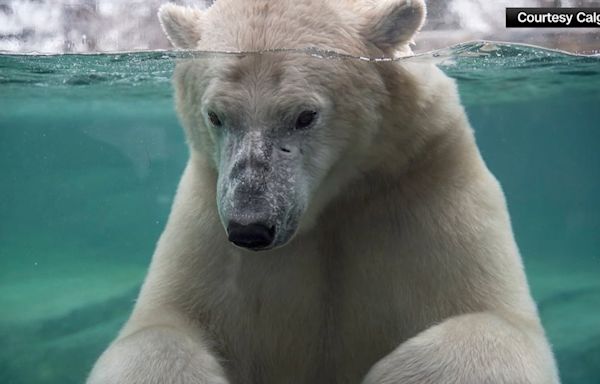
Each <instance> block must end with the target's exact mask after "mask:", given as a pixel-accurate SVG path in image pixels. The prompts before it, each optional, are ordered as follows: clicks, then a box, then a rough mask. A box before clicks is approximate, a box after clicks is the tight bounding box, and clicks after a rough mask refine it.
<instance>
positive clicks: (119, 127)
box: [0, 42, 600, 384]
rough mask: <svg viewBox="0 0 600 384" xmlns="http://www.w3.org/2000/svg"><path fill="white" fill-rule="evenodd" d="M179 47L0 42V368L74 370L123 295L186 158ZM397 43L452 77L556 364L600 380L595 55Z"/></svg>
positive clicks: (569, 376) (54, 378) (64, 374)
mask: <svg viewBox="0 0 600 384" xmlns="http://www.w3.org/2000/svg"><path fill="white" fill-rule="evenodd" d="M307 54H312V55H313V56H315V60H341V59H348V58H341V57H335V55H333V54H318V53H314V52H313V53H310V52H308V53H307ZM182 55H183V54H180V53H174V52H142V53H123V54H96V55H55V56H36V55H10V54H2V55H0V383H7V384H8V383H11V384H25V383H26V384H30V383H61V384H70V383H81V382H83V381H84V380H85V377H86V375H87V373H88V372H89V370H90V368H91V366H92V364H93V363H94V361H95V359H96V358H97V357H98V356H99V354H100V353H101V352H102V350H103V349H104V348H105V347H106V346H107V344H108V343H109V342H110V341H111V340H112V339H113V338H114V337H115V335H116V333H117V331H118V330H119V328H120V326H121V325H122V324H123V322H124V321H125V319H126V318H127V316H128V314H129V312H130V310H131V309H132V306H133V301H134V299H135V296H136V294H137V291H138V289H139V286H140V284H141V282H142V280H143V278H144V275H145V272H146V268H147V266H148V263H149V261H150V257H151V255H152V252H153V249H154V245H155V243H156V240H157V239H158V236H159V235H160V232H161V230H162V228H163V226H164V224H165V220H166V217H167V215H168V213H169V209H170V204H171V200H172V198H173V195H174V192H175V189H176V186H177V182H178V180H179V177H180V174H181V172H182V170H183V167H184V164H185V161H186V159H187V147H186V145H185V141H184V137H183V132H182V129H181V128H180V126H179V123H178V121H177V118H176V116H175V112H174V108H173V101H172V88H171V84H170V77H171V74H172V71H173V67H174V63H175V59H177V58H179V57H182ZM317 56H320V57H321V58H319V57H317ZM407 60H424V61H428V60H434V61H436V62H437V63H438V64H439V65H440V67H441V68H442V69H444V71H445V72H446V73H447V74H448V75H449V76H451V77H453V78H455V79H457V81H458V85H459V89H460V93H461V97H462V100H463V102H464V104H465V107H466V109H467V113H468V115H469V118H470V121H471V123H472V125H473V127H474V129H475V132H476V137H477V141H478V144H479V147H480V149H481V151H482V153H483V156H484V158H485V160H486V161H487V164H488V166H489V167H490V169H491V170H492V171H493V172H494V174H495V175H496V176H497V178H498V179H499V180H500V182H501V183H502V185H503V188H504V191H505V193H506V195H507V199H508V204H509V209H510V212H511V215H512V220H513V226H514V230H515V234H516V237H517V241H518V243H519V246H520V249H521V253H522V256H523V259H524V261H525V266H526V270H527V275H528V278H529V282H530V285H531V289H532V292H533V295H534V297H535V299H536V301H537V303H538V306H539V310H540V314H541V317H542V321H543V323H544V325H545V328H546V331H547V333H548V336H549V338H550V341H551V343H552V345H553V348H554V351H555V353H556V357H557V359H558V363H559V369H560V372H561V377H562V381H563V383H565V384H576V383H583V384H594V383H600V150H599V148H600V145H599V143H600V57H598V56H597V57H590V56H574V55H568V54H564V53H560V52H555V51H548V50H543V49H539V48H535V47H529V46H521V45H509V44H498V43H489V42H474V43H465V44H462V45H458V46H455V47H451V48H448V49H444V50H440V51H436V52H432V53H428V54H424V55H420V56H417V57H413V58H409V59H407Z"/></svg>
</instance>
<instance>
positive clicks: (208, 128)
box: [159, 0, 425, 250]
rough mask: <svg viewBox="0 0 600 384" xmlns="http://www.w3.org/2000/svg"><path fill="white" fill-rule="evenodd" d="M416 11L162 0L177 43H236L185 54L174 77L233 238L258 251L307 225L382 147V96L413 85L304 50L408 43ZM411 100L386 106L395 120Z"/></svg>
mask: <svg viewBox="0 0 600 384" xmlns="http://www.w3.org/2000/svg"><path fill="white" fill-rule="evenodd" d="M424 14H425V6H424V3H423V1H422V0H331V1H322V0H217V1H216V2H215V3H214V4H213V5H212V6H211V7H210V8H208V9H207V10H198V9H192V8H185V7H181V6H177V5H173V4H167V5H164V6H162V7H161V8H160V11H159V19H160V21H161V24H162V26H163V29H164V31H165V33H166V34H167V36H168V38H169V39H170V40H171V42H172V43H173V44H174V45H175V46H176V47H178V48H183V49H194V50H202V51H219V52H220V51H234V52H242V53H239V54H218V53H212V54H204V55H198V56H196V58H194V59H187V60H183V61H181V62H179V63H178V64H177V68H176V71H175V76H174V86H175V89H176V101H177V108H178V113H179V116H180V118H181V121H182V124H183V125H184V128H185V130H186V134H187V137H188V142H189V144H190V148H191V156H192V157H197V158H202V159H204V162H205V163H207V164H209V167H210V168H211V169H212V171H214V172H215V175H216V180H217V182H216V186H215V193H216V196H217V207H218V212H219V215H220V218H221V221H222V224H223V226H224V227H225V230H226V231H227V234H228V238H229V240H230V241H231V242H233V243H234V244H236V245H238V246H241V247H244V248H248V249H252V250H264V249H269V248H273V247H277V246H282V245H284V244H286V243H287V242H288V241H290V239H291V238H292V237H293V236H294V234H295V233H296V232H302V231H305V230H309V229H310V228H311V227H312V226H313V225H314V223H316V222H317V221H318V216H319V214H320V212H321V211H322V210H323V208H324V207H325V206H326V205H327V203H329V202H330V201H331V200H332V198H333V197H334V196H337V195H339V194H340V193H345V192H344V191H343V189H344V188H345V186H347V185H348V183H349V181H350V180H352V179H353V178H356V177H357V176H358V175H361V174H362V173H364V172H368V169H369V167H371V166H373V164H375V163H376V162H377V160H376V159H377V158H378V157H379V156H380V155H382V153H381V152H385V151H386V150H385V149H382V148H383V147H385V145H384V146H381V147H380V149H375V150H374V149H373V146H372V143H373V142H374V141H375V140H377V139H380V136H381V131H382V129H383V128H382V127H383V126H384V125H385V124H386V122H385V120H386V116H387V115H390V114H392V111H391V110H390V105H391V104H392V103H396V102H398V99H399V98H400V99H403V97H402V96H398V95H395V94H394V93H396V89H400V88H405V91H404V92H405V93H406V94H410V87H411V84H410V81H409V80H408V79H403V78H402V76H397V74H398V73H397V72H398V71H399V70H398V69H397V66H393V67H392V65H390V64H388V65H387V66H386V65H385V64H373V63H367V62H364V61H361V60H358V59H341V58H320V59H319V58H315V57H314V51H307V49H318V50H328V51H335V52H337V53H342V54H347V55H354V56H383V55H386V56H390V55H394V54H397V53H398V52H400V53H402V52H409V49H408V44H409V42H410V41H411V40H412V37H413V35H414V34H415V33H416V31H417V30H418V29H419V28H420V26H421V24H422V23H423V19H424ZM310 52H313V54H311V53H310ZM392 72H393V74H392ZM404 98H405V99H407V100H405V101H403V100H401V101H402V102H403V103H404V104H406V103H410V102H411V101H410V100H409V99H410V98H406V97H404ZM414 108H416V107H407V106H404V107H399V108H396V107H394V111H393V114H394V119H395V120H397V121H402V120H403V119H405V120H408V119H410V116H409V115H410V114H409V113H408V112H407V111H409V110H411V109H414Z"/></svg>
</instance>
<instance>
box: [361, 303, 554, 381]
mask: <svg viewBox="0 0 600 384" xmlns="http://www.w3.org/2000/svg"><path fill="white" fill-rule="evenodd" d="M558 382H559V379H558V373H557V370H556V367H555V363H554V358H553V357H552V353H551V352H550V348H549V346H548V345H547V343H546V341H545V338H544V335H543V331H542V329H541V327H540V326H539V325H538V324H535V322H533V321H532V323H525V322H522V321H521V322H520V321H516V320H515V321H512V322H510V321H507V320H505V319H503V318H502V317H500V316H498V315H495V314H492V313H477V314H468V315H461V316H456V317H452V318H450V319H447V320H445V321H444V322H442V323H440V324H438V325H435V326H433V327H431V328H429V329H427V330H425V331H423V332H421V333H419V334H418V335H416V336H414V337H413V338H411V339H409V340H407V341H406V342H404V343H402V344H401V345H400V346H399V347H398V348H397V349H395V350H394V351H393V352H391V353H390V354H389V355H387V356H385V357H384V358H383V359H381V360H380V361H379V362H377V363H376V364H375V365H374V366H373V367H372V368H371V370H370V371H369V373H368V374H367V376H366V378H365V379H364V381H363V384H392V383H394V384H396V383H397V384H458V383H460V384H488V383H489V384H555V383H558Z"/></svg>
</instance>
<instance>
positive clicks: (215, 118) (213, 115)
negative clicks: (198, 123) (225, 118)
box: [208, 111, 223, 127]
mask: <svg viewBox="0 0 600 384" xmlns="http://www.w3.org/2000/svg"><path fill="white" fill-rule="evenodd" d="M208 120H209V121H210V123H211V124H212V125H214V126H215V127H220V126H222V125H223V123H221V120H220V119H219V116H217V114H216V113H214V112H213V111H210V112H208Z"/></svg>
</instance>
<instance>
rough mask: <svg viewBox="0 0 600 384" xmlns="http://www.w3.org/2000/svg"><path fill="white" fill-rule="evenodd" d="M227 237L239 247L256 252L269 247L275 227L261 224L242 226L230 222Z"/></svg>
mask: <svg viewBox="0 0 600 384" xmlns="http://www.w3.org/2000/svg"><path fill="white" fill-rule="evenodd" d="M227 236H228V237H229V241H231V242H232V243H233V244H235V245H237V246H239V247H244V248H249V249H255V250H257V249H261V248H266V247H268V246H269V245H271V243H272V242H273V239H274V237H275V227H268V226H266V225H264V224H262V223H251V224H247V225H242V224H239V223H236V222H231V223H229V225H228V226H227Z"/></svg>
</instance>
